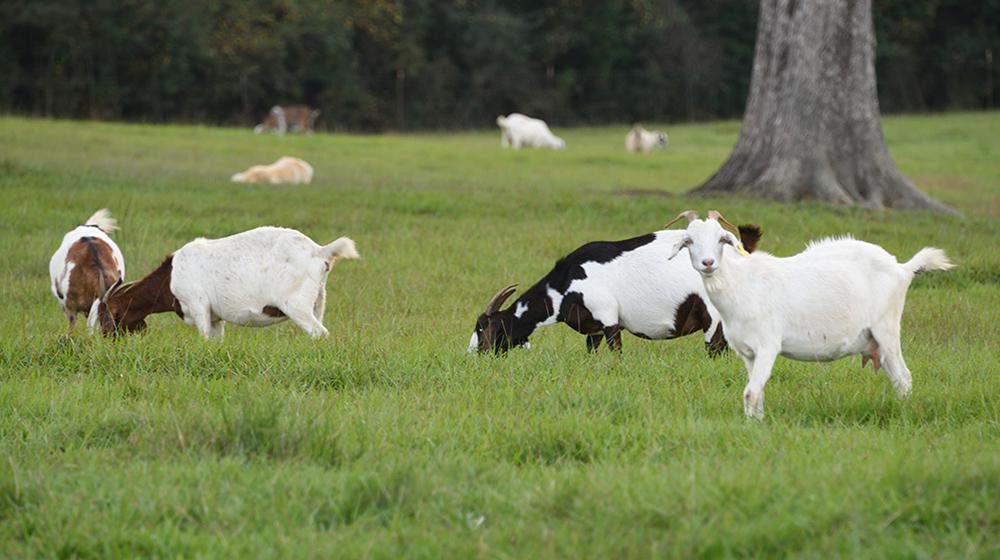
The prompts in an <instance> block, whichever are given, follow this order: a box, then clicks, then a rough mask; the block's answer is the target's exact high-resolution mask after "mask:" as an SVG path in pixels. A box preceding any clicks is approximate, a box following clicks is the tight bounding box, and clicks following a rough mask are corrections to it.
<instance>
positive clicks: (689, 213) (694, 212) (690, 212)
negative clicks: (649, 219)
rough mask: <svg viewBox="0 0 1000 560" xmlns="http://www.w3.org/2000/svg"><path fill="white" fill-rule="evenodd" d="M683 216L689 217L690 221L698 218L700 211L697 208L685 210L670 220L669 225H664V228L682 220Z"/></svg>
mask: <svg viewBox="0 0 1000 560" xmlns="http://www.w3.org/2000/svg"><path fill="white" fill-rule="evenodd" d="M681 218H687V221H689V222H691V221H694V220H697V219H698V211H697V210H685V211H683V212H681V213H680V214H677V217H676V218H674V219H673V220H670V223H669V224H667V225H665V226H663V229H667V228H668V227H670V226H672V225H674V224H676V223H677V222H678V221H680V219H681Z"/></svg>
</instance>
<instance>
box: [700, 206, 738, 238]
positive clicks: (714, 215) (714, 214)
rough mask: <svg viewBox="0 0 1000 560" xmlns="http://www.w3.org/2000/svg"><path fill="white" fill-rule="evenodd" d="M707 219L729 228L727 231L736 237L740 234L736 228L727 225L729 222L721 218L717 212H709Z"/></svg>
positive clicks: (729, 224)
mask: <svg viewBox="0 0 1000 560" xmlns="http://www.w3.org/2000/svg"><path fill="white" fill-rule="evenodd" d="M708 219H709V220H715V221H717V222H719V223H720V224H722V225H723V226H725V227H727V228H729V231H731V232H733V233H735V234H736V235H739V234H740V229H739V228H738V227H736V226H734V225H733V224H731V223H729V220H727V219H725V218H724V217H722V214H721V213H720V212H719V211H718V210H709V211H708Z"/></svg>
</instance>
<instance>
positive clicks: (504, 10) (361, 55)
mask: <svg viewBox="0 0 1000 560" xmlns="http://www.w3.org/2000/svg"><path fill="white" fill-rule="evenodd" d="M764 1H767V0H764ZM757 9H758V6H757V1H756V0H222V1H218V2H204V1H202V0H161V1H158V2H147V1H145V0H6V1H5V2H3V3H2V4H0V111H3V112H8V113H18V114H30V115H45V116H54V117H71V118H94V119H114V120H130V121H145V122H204V123H212V124H229V125H251V124H253V123H255V122H257V121H258V120H260V119H261V118H262V117H263V116H264V114H266V112H267V110H268V109H269V108H270V107H271V106H272V105H274V104H293V103H306V104H309V105H312V106H314V107H317V108H320V109H321V110H322V111H323V114H322V116H321V117H320V120H319V121H318V123H317V128H320V129H346V130H386V129H426V128H466V127H483V126H489V125H491V124H492V122H493V119H494V118H495V117H496V115H498V114H501V113H508V112H511V111H519V112H524V113H528V114H532V115H536V116H540V117H542V118H545V119H546V120H548V121H550V122H552V123H556V124H560V125H570V124H588V123H594V124H597V123H607V122H632V121H684V120H704V119H715V118H731V117H738V116H739V115H740V114H741V113H742V111H743V108H744V104H745V102H746V94H747V88H748V85H749V81H750V71H751V66H752V63H753V54H754V39H755V33H756V18H757ZM874 17H875V25H876V37H877V41H878V47H877V54H878V59H877V60H878V62H877V73H878V79H879V84H878V85H879V100H880V104H881V106H882V109H883V111H887V112H904V111H905V112H921V111H941V110H950V109H982V108H991V107H993V106H994V105H995V103H996V102H997V101H998V100H1000V91H998V89H1000V86H998V82H1000V80H997V79H996V78H997V73H998V72H997V70H996V66H997V63H994V62H993V60H992V58H993V56H994V54H995V55H997V56H1000V44H998V43H1000V39H998V37H1000V0H974V1H970V0H879V1H877V2H876V3H875V6H874Z"/></svg>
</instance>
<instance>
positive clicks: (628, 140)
mask: <svg viewBox="0 0 1000 560" xmlns="http://www.w3.org/2000/svg"><path fill="white" fill-rule="evenodd" d="M669 141H670V139H669V138H668V137H667V133H666V132H663V131H660V130H646V129H645V128H643V127H642V126H640V125H635V126H633V127H632V130H630V131H629V132H628V134H626V135H625V149H626V150H628V151H630V152H636V153H643V154H645V153H648V152H650V151H652V150H653V148H666V147H667V143H668V142H669Z"/></svg>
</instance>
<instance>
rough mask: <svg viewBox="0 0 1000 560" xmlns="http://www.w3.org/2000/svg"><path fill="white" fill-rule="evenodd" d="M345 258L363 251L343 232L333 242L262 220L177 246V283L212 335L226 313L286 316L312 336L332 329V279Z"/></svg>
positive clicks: (191, 318)
mask: <svg viewBox="0 0 1000 560" xmlns="http://www.w3.org/2000/svg"><path fill="white" fill-rule="evenodd" d="M337 258H346V259H355V258H358V253H357V250H356V249H355V247H354V242H353V241H352V240H350V239H348V238H346V237H341V238H339V239H337V240H336V241H334V242H333V243H330V244H329V245H326V246H320V245H318V244H316V243H315V242H314V241H313V240H312V239H309V238H308V237H306V236H305V235H304V234H302V233H301V232H298V231H296V230H294V229H287V228H277V227H260V228H256V229H252V230H250V231H245V232H243V233H238V234H236V235H231V236H229V237H224V238H222V239H196V240H194V241H192V242H190V243H188V244H187V245H184V246H183V247H181V248H180V249H178V250H177V252H176V253H174V258H173V270H172V273H171V278H170V291H171V292H173V294H174V297H176V298H177V300H178V301H179V302H180V304H181V309H182V310H183V312H184V321H185V322H187V323H188V324H190V325H193V326H195V327H197V328H198V330H199V331H200V332H201V334H202V335H203V336H205V338H211V337H218V336H222V334H223V327H222V323H221V322H222V321H227V322H230V323H235V324H238V325H247V326H255V327H263V326H267V325H271V324H274V323H277V322H280V321H284V320H285V318H286V317H271V316H269V315H266V314H264V312H263V308H264V307H265V306H273V307H277V308H278V309H280V310H281V311H282V312H283V313H284V314H285V315H286V316H287V318H288V319H291V320H292V321H294V322H295V324H296V325H298V326H299V327H300V328H301V329H302V330H304V331H306V332H307V333H308V334H309V335H310V336H312V337H314V338H318V337H321V336H326V335H327V334H328V331H327V329H326V327H324V326H323V310H324V307H325V304H326V280H327V276H328V275H329V273H330V267H331V265H332V264H333V262H334V261H335V260H336V259H337Z"/></svg>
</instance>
